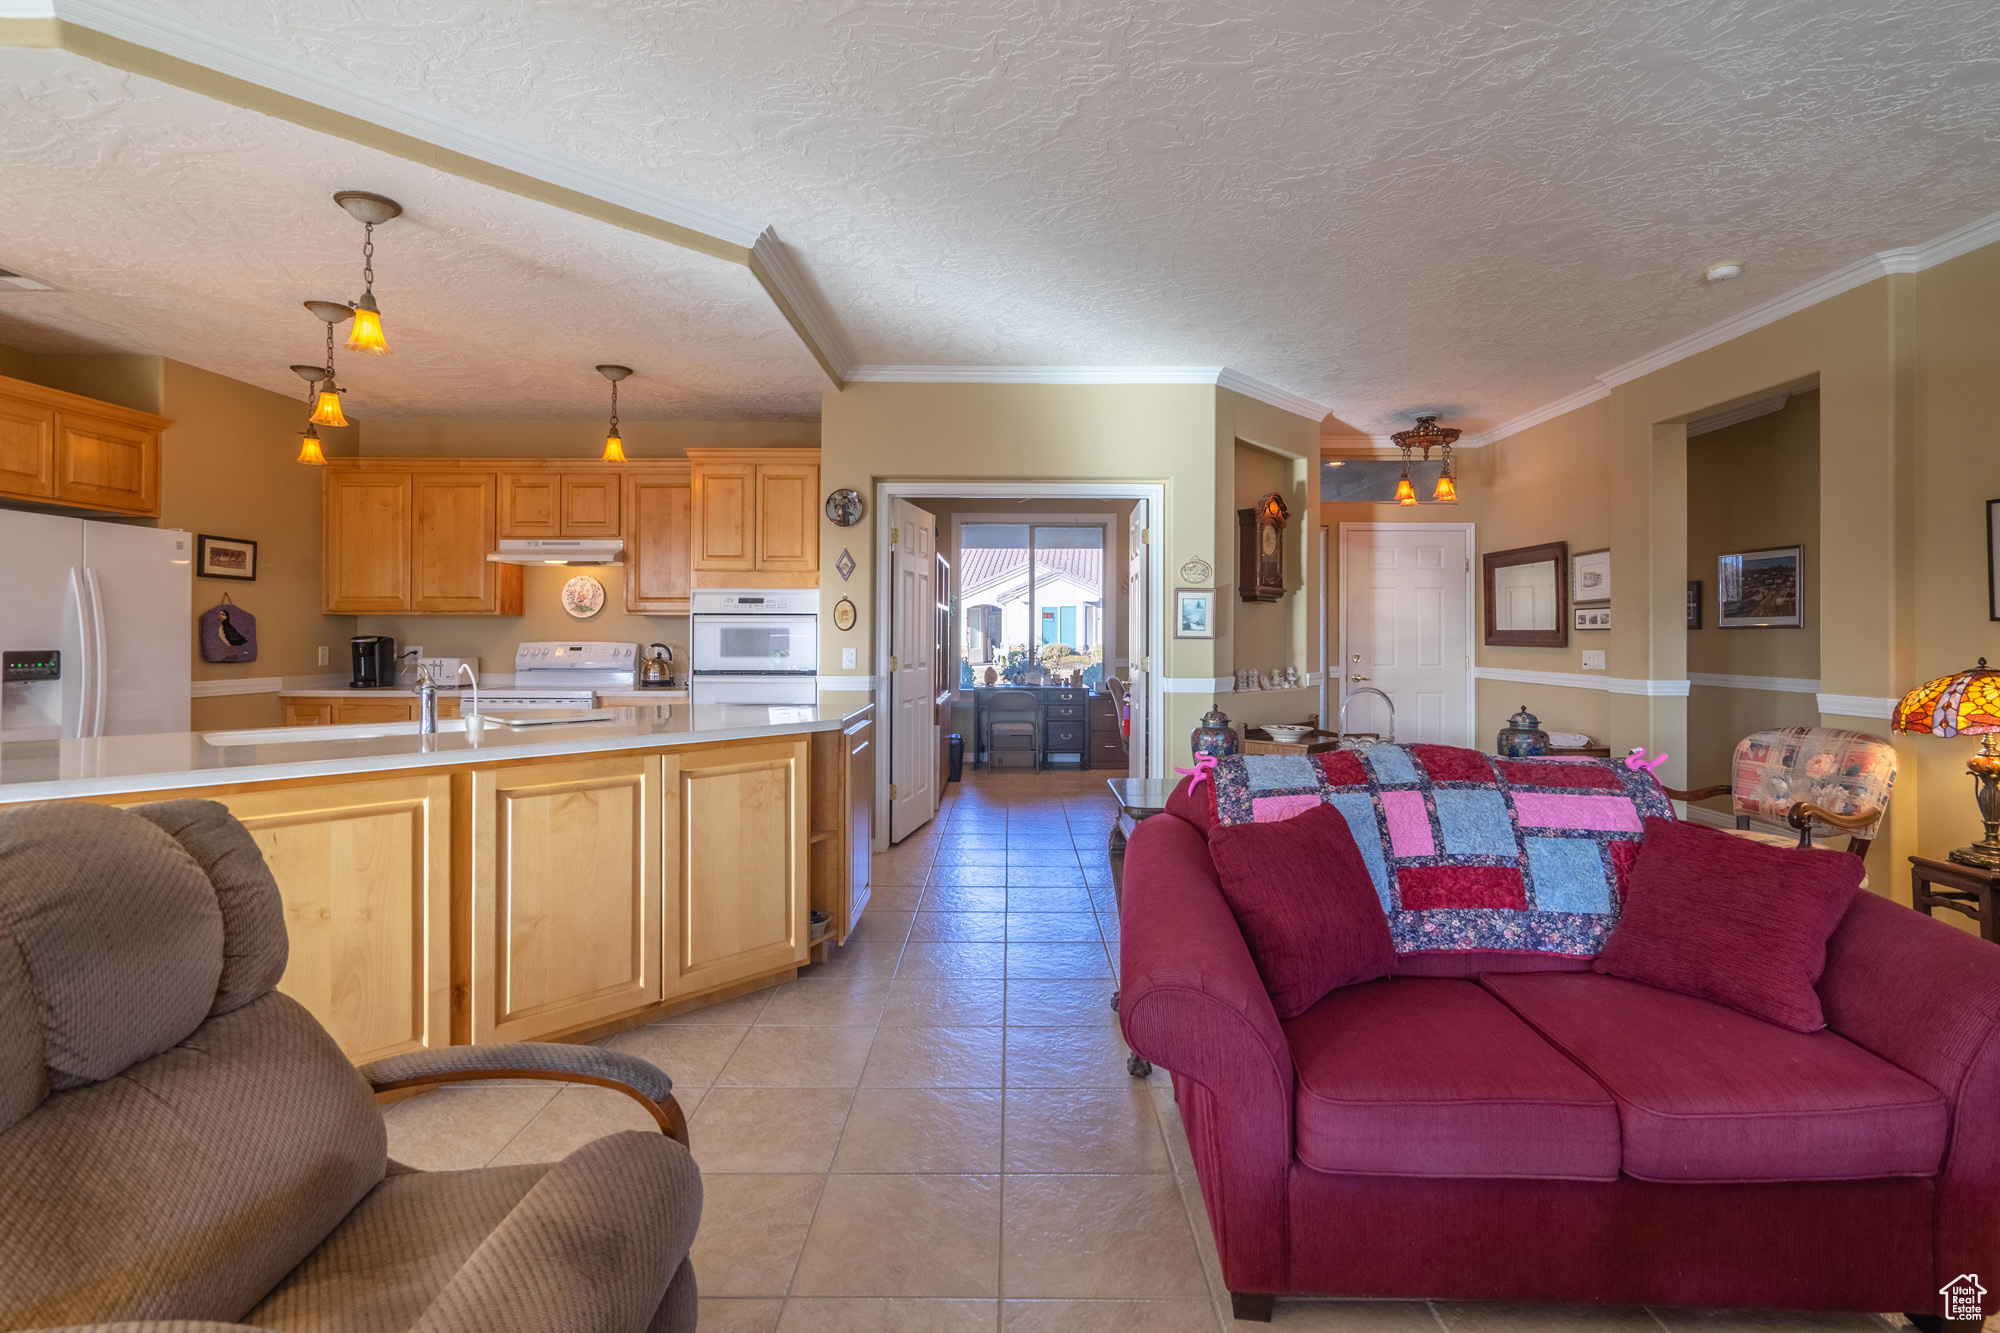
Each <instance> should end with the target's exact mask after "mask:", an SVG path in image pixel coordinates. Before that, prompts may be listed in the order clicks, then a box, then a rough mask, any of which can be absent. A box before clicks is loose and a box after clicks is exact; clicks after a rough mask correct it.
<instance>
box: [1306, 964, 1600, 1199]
mask: <svg viewBox="0 0 2000 1333" xmlns="http://www.w3.org/2000/svg"><path fill="white" fill-rule="evenodd" d="M1585 975H1589V974H1585ZM1594 979H1595V978H1593V980H1594ZM1285 1035H1286V1037H1287V1039H1288V1040H1289V1041H1290V1042H1291V1047H1292V1061H1293V1064H1294V1066H1295V1067H1296V1068H1297V1070H1298V1091H1297V1093H1296V1100H1297V1107H1296V1110H1297V1122H1298V1129H1297V1135H1298V1157H1299V1160H1300V1161H1302V1162H1304V1163H1305V1164H1306V1165H1307V1166H1310V1167H1313V1168H1314V1169H1316V1170H1320V1171H1342V1172H1354V1173H1361V1174H1367V1175H1386V1176H1441V1177H1489V1178H1492V1177H1511V1178H1516V1179H1519V1178H1536V1179H1547V1180H1612V1179H1615V1178H1616V1177H1617V1175H1618V1161H1619V1150H1618V1112H1617V1109H1616V1107H1614V1106H1613V1104H1612V1101H1611V1098H1610V1096H1609V1095H1608V1094H1607V1093H1606V1092H1605V1091H1604V1089H1603V1088H1601V1087H1599V1086H1598V1085H1597V1083H1596V1082H1594V1081H1593V1080H1592V1079H1590V1078H1589V1077H1588V1076H1587V1075H1585V1074H1584V1073H1583V1072H1582V1071H1580V1070H1579V1069H1577V1067H1576V1066H1575V1065H1574V1064H1572V1063H1571V1062H1570V1061H1569V1060H1568V1059H1566V1058H1565V1057H1564V1056H1563V1055H1562V1054H1561V1053H1560V1052H1558V1051H1557V1050H1556V1049H1555V1048H1554V1047H1552V1046H1550V1045H1549V1044H1548V1043H1547V1042H1545V1041H1543V1040H1542V1039H1541V1038H1540V1037H1539V1036H1537V1035H1536V1034H1535V1033H1534V1031H1533V1030H1532V1029H1531V1028H1529V1027H1528V1025H1527V1024H1526V1023H1523V1022H1522V1021H1521V1020H1520V1019H1519V1018H1518V1017H1516V1016H1515V1015H1514V1014H1513V1013H1511V1012H1509V1011H1508V1009H1507V1007H1506V1006H1505V1005H1503V1004H1501V1003H1500V1002H1499V1001H1498V1000H1496V999H1494V998H1493V996H1491V995H1489V994H1488V993H1487V992H1486V991H1484V990H1483V989H1481V988H1480V986H1479V984H1478V983H1476V982H1472V981H1454V980H1443V979H1429V978H1414V977H1411V978H1405V977H1398V978H1393V979H1391V980H1387V981H1375V982H1370V983H1368V984H1367V985H1363V986H1349V987H1346V988H1344V989H1342V990H1337V991H1335V992H1333V993H1332V994H1331V995H1329V996H1327V997H1326V998H1325V999H1323V1000H1321V1001H1320V1002H1319V1003H1318V1004H1316V1005H1314V1006H1313V1007H1312V1008H1311V1009H1310V1010H1308V1011H1307V1012H1306V1013H1305V1014H1303V1015H1301V1016H1300V1017H1298V1018H1295V1019H1293V1020H1292V1021H1291V1022H1289V1023H1286V1024H1285Z"/></svg>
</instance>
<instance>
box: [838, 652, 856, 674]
mask: <svg viewBox="0 0 2000 1333" xmlns="http://www.w3.org/2000/svg"><path fill="white" fill-rule="evenodd" d="M840 666H841V669H842V670H843V671H852V670H854V650H853V649H852V648H842V649H841V650H840Z"/></svg>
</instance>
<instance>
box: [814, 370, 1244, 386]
mask: <svg viewBox="0 0 2000 1333" xmlns="http://www.w3.org/2000/svg"><path fill="white" fill-rule="evenodd" d="M1221 374H1222V367H1221V366H854V367H852V368H851V369H849V371H848V372H847V379H848V382H849V383H852V384H1213V383H1215V381H1216V379H1217V378H1218V377H1219V376H1220V375H1221Z"/></svg>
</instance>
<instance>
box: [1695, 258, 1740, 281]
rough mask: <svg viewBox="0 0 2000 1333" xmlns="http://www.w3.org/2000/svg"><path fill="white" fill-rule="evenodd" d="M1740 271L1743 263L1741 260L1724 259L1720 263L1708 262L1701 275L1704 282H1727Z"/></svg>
mask: <svg viewBox="0 0 2000 1333" xmlns="http://www.w3.org/2000/svg"><path fill="white" fill-rule="evenodd" d="M1742 271H1743V265H1742V263H1741V262H1739V261H1737V260H1734V259H1725V260H1723V261H1722V262H1721V263H1720V264H1710V265H1709V266H1708V268H1707V270H1706V271H1705V272H1703V274H1702V275H1701V276H1702V281H1704V282H1728V281H1729V280H1730V279H1731V278H1733V277H1735V276H1737V275H1738V274H1739V273H1741V272H1742Z"/></svg>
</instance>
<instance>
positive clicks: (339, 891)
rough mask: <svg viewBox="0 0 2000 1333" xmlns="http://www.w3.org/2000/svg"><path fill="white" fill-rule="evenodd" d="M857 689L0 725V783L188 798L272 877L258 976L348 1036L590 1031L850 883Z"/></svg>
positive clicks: (832, 924)
mask: <svg viewBox="0 0 2000 1333" xmlns="http://www.w3.org/2000/svg"><path fill="white" fill-rule="evenodd" d="M873 728H874V709H873V703H872V700H871V699H870V698H869V696H867V695H865V694H861V695H844V696H838V695H823V696H821V702H820V704H819V706H817V707H790V708H770V707H762V706H750V705H706V704H704V705H701V706H699V707H691V706H690V705H689V704H687V703H686V702H685V701H674V702H669V703H663V704H653V705H650V706H647V707H643V708H619V709H613V710H610V716H609V717H607V718H604V719H602V720H596V721H589V722H569V723H556V724H541V725H519V726H516V725H508V724H506V723H504V722H498V721H496V720H494V719H492V718H484V719H472V720H466V719H447V720H444V721H441V722H440V723H439V730H438V731H437V733H435V734H432V735H419V734H417V732H416V727H415V724H414V723H395V722H391V723H382V724H377V725H358V726H345V727H278V728H270V729H268V730H263V731H249V732H206V733H203V732H190V733H174V734H170V735H158V736H111V737H103V738H99V739H94V740H65V741H23V742H14V743H9V744H5V745H0V805H14V804H19V803H21V802H31V801H46V800H89V801H97V802H102V803H106V804H112V805H136V804H143V803H145V802H148V801H159V800H174V799H182V798H198V799H204V800H213V801H218V802H220V803H221V804H223V805H225V806H227V807H228V808H229V809H230V811H231V812H232V813H234V814H235V815H236V816H237V818H239V819H240V820H242V821H243V823H244V824H245V825H246V826H247V827H248V828H249V830H250V832H251V835H252V836H253V837H254V838H255V839H256V841H257V843H258V846H259V847H260V848H261V849H262V851H263V853H264V857H265V860H266V861H267V862H268V863H269V865H270V867H271V871H272V874H273V875H274V876H275V877H276V879H277V882H278V888H279V891H280V893H281V895H282V896H283V899H284V904H285V913H286V925H287V928H288V930H289V932H290V937H291V957H290V961H289V964H288V965H287V967H286V971H285V975H284V979H283V980H282V982H281V983H280V985H279V989H281V990H283V991H285V992H286V993H287V994H289V995H291V996H292V997H293V998H295V999H297V1000H299V1001H300V1002H301V1003H303V1004H304V1005H305V1006H306V1007H307V1008H308V1009H310V1010H311V1011H312V1012H313V1014H314V1016H315V1017H316V1018H318V1019H319V1020H320V1022H321V1023H323V1024H324V1025H325V1026H326V1027H327V1029H328V1030H329V1031H330V1032H332V1033H333V1035H334V1037H335V1039H336V1040H337V1041H339V1042H340V1045H341V1048H342V1049H343V1050H345V1051H346V1052H347V1053H348V1055H349V1056H350V1057H351V1058H353V1059H354V1060H356V1061H365V1060H372V1059H378V1058H380V1057H382V1056H385V1055H391V1054H395V1053H396V1052H399V1051H405V1050H412V1049H415V1048H418V1047H424V1046H441V1045H448V1044H454V1043H458V1044H463V1043H466V1042H491V1041H519V1040H527V1039H534V1038H551V1037H587V1036H592V1035H597V1034H600V1033H603V1032H608V1031H613V1030H616V1029H617V1028H620V1027H625V1026H631V1025H633V1024H636V1023H641V1022H645V1021H647V1020H648V1019H650V1018H653V1017H656V1016H658V1015H659V1014H660V1013H662V1012H666V1011H668V1010H670V1009H673V1008H677V1007H691V1006H692V1005H694V1004H696V1003H699V1002H702V1001H705V1000H712V999H719V998H726V997H728V996H730V995H733V994H737V993H741V992H742V991H744V990H747V989H750V988H753V987H755V986H759V985H765V984H769V983H771V982H773V981H776V980H781V979H784V978H787V977H790V976H792V975H795V974H796V972H797V969H798V968H799V967H800V966H802V965H804V964H805V963H806V962H807V961H808V960H809V956H810V950H811V949H812V947H813V942H812V941H811V939H810V937H809V916H810V913H811V912H813V911H814V910H818V911H823V912H825V913H826V914H827V916H828V918H829V920H828V929H827V933H826V939H827V941H828V942H830V943H832V944H836V945H837V944H838V943H840V942H841V941H843V940H844V939H845V938H846V935H847V933H848V931H849V930H851V929H852V928H853V926H854V924H855V923H856V922H857V921H858V920H859V918H860V914H861V911H862V909H863V908H864V907H865V906H866V903H867V897H868V863H869V854H870V847H869V841H870V836H871V832H872V829H871V821H870V805H869V802H870V795H871V793H872V790H873V768H874V760H875V747H874V744H873V739H874V735H873Z"/></svg>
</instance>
